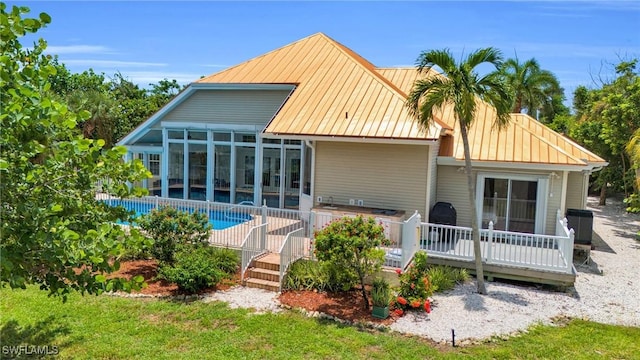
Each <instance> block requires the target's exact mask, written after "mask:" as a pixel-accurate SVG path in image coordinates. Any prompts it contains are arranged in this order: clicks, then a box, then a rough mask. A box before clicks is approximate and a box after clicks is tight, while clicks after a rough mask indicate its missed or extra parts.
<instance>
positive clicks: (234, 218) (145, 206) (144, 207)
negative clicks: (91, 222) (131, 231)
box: [103, 199, 253, 230]
mask: <svg viewBox="0 0 640 360" xmlns="http://www.w3.org/2000/svg"><path fill="white" fill-rule="evenodd" d="M103 201H104V202H105V203H107V204H109V205H111V206H122V207H124V208H125V209H127V210H129V211H133V212H135V215H134V217H136V218H137V217H139V216H142V215H146V214H148V213H150V212H151V210H153V209H154V208H155V204H152V203H149V202H142V201H136V200H135V199H128V200H117V199H112V200H103ZM161 206H162V205H161ZM175 208H176V209H178V210H180V211H187V212H189V213H190V214H191V213H193V212H195V211H196V210H198V212H200V213H202V212H205V213H206V209H204V210H203V209H196V208H195V207H190V206H185V205H180V206H175ZM208 216H209V223H210V224H211V227H212V228H213V229H214V230H223V229H227V228H230V227H232V226H236V225H239V224H242V223H244V222H246V221H249V220H252V219H253V217H252V216H251V215H249V214H244V213H240V212H233V211H219V210H210V211H209V214H208ZM122 223H123V224H126V222H122Z"/></svg>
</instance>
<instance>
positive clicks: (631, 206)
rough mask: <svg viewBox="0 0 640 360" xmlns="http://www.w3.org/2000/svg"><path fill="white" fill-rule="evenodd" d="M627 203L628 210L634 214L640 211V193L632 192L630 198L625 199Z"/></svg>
mask: <svg viewBox="0 0 640 360" xmlns="http://www.w3.org/2000/svg"><path fill="white" fill-rule="evenodd" d="M623 201H624V203H625V205H627V207H626V210H627V212H630V213H632V214H637V213H640V195H638V194H631V195H629V197H628V198H625V199H624V200H623Z"/></svg>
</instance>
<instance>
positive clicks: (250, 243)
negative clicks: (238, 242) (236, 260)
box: [240, 223, 269, 280]
mask: <svg viewBox="0 0 640 360" xmlns="http://www.w3.org/2000/svg"><path fill="white" fill-rule="evenodd" d="M267 225H269V224H268V223H264V224H260V225H256V226H254V227H252V228H251V230H249V232H248V233H247V236H246V237H245V238H244V241H242V246H241V251H242V265H241V266H242V268H241V269H242V270H241V274H240V278H241V279H242V280H244V274H245V272H246V271H247V269H248V268H249V265H251V262H252V261H253V260H254V259H255V258H256V257H258V256H259V255H262V254H263V253H265V252H266V251H265V250H264V238H265V236H266V235H265V234H266V229H267Z"/></svg>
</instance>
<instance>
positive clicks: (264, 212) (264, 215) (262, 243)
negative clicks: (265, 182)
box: [260, 205, 267, 250]
mask: <svg viewBox="0 0 640 360" xmlns="http://www.w3.org/2000/svg"><path fill="white" fill-rule="evenodd" d="M266 223H267V205H262V225H264V224H266ZM260 247H261V249H262V250H264V249H266V248H267V226H266V225H265V226H263V227H262V229H261V230H260Z"/></svg>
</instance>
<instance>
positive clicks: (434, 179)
mask: <svg viewBox="0 0 640 360" xmlns="http://www.w3.org/2000/svg"><path fill="white" fill-rule="evenodd" d="M439 151H440V142H438V143H437V144H435V145H433V146H431V149H430V154H429V167H431V188H430V189H429V192H430V194H429V209H431V208H432V207H433V205H434V204H435V203H436V201H437V200H436V197H437V192H436V189H437V188H438V187H437V184H438V164H437V162H436V158H437V157H438V152H439Z"/></svg>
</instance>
